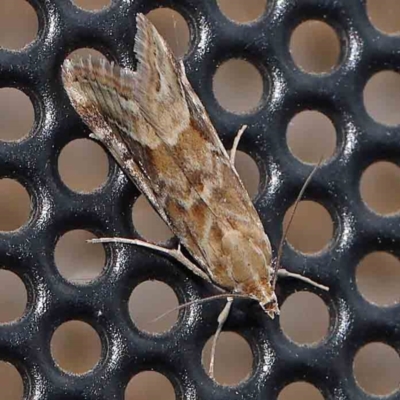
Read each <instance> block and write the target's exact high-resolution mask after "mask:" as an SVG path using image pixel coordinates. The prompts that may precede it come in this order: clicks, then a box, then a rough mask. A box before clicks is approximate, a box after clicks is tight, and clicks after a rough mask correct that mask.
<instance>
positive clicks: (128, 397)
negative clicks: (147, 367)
mask: <svg viewBox="0 0 400 400" xmlns="http://www.w3.org/2000/svg"><path fill="white" fill-rule="evenodd" d="M124 399H125V400H149V399H163V400H175V399H176V395H175V391H174V388H173V386H172V385H171V382H170V381H169V380H168V379H167V378H166V377H165V376H164V375H161V374H160V373H158V372H154V371H144V372H141V373H140V374H137V375H135V376H134V377H133V378H132V379H131V380H130V381H129V384H128V386H127V387H126V390H125V397H124Z"/></svg>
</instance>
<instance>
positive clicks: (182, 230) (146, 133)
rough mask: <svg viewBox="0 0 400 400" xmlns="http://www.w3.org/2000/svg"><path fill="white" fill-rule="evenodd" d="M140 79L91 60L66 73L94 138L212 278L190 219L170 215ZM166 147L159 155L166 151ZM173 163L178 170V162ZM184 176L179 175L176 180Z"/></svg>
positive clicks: (75, 103)
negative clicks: (152, 152)
mask: <svg viewBox="0 0 400 400" xmlns="http://www.w3.org/2000/svg"><path fill="white" fill-rule="evenodd" d="M135 74H136V73H135V72H132V71H130V70H128V69H122V68H119V67H117V66H114V65H113V64H112V63H109V62H108V61H107V60H104V59H102V60H100V61H93V62H92V60H91V59H88V60H85V61H84V60H81V62H80V63H75V62H71V61H69V60H67V61H65V63H64V65H63V69H62V79H63V83H64V86H65V89H66V91H67V94H68V96H69V98H70V100H71V103H72V105H73V106H74V108H75V110H76V111H77V113H78V114H79V115H80V117H81V118H82V120H83V121H84V122H85V124H86V125H87V126H88V127H89V128H90V129H91V131H92V132H93V136H94V137H95V138H96V139H97V140H99V141H100V142H102V143H103V144H104V145H105V146H106V147H107V149H108V150H109V151H110V152H111V153H112V155H113V156H114V158H115V159H116V161H117V162H118V163H119V164H120V166H121V167H122V168H123V169H124V170H125V172H126V173H127V175H128V176H129V177H130V178H131V179H132V180H133V182H134V183H135V184H136V185H137V186H138V188H139V189H140V191H141V192H142V193H143V194H144V195H145V196H146V197H147V199H148V200H149V201H150V203H151V204H152V205H153V207H154V209H155V210H156V211H157V212H158V214H159V215H160V216H161V218H162V219H163V220H164V221H165V222H166V224H167V225H168V226H169V227H170V229H171V230H172V231H173V232H174V233H175V235H177V236H178V237H179V239H180V241H181V242H182V243H183V245H184V246H185V247H186V248H187V249H188V250H189V251H190V253H191V254H192V255H193V257H194V258H195V259H196V260H197V262H198V264H199V266H200V267H201V268H202V269H203V270H204V271H205V272H206V271H207V255H206V254H205V252H204V251H203V249H202V248H201V247H200V246H199V245H198V237H197V235H196V232H195V229H193V226H191V224H190V220H189V219H186V218H177V217H176V218H174V221H172V220H171V218H170V216H168V215H167V214H166V212H165V208H164V204H162V203H163V202H164V200H165V197H166V196H168V191H167V190H163V187H162V182H161V175H160V174H158V173H157V171H156V170H155V169H154V168H150V169H149V165H150V163H149V159H148V153H147V152H146V148H151V147H152V146H155V145H156V144H157V145H159V144H160V143H161V144H162V142H161V141H159V140H158V138H157V137H156V135H155V133H154V130H153V129H152V127H151V126H149V125H148V123H147V122H146V119H145V118H144V116H143V115H142V109H141V107H140V106H139V105H138V104H137V103H136V102H135V100H134V99H133V98H132V91H133V89H134V85H135ZM161 147H162V146H160V148H159V149H158V151H161ZM164 147H165V146H164ZM170 161H171V162H170V164H171V165H172V164H173V160H170ZM179 172H180V171H179V170H178V171H176V173H175V174H174V175H176V174H178V173H179ZM150 175H151V176H150ZM183 179H184V177H183ZM155 188H158V191H156V190H155Z"/></svg>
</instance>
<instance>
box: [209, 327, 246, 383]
mask: <svg viewBox="0 0 400 400" xmlns="http://www.w3.org/2000/svg"><path fill="white" fill-rule="evenodd" d="M213 339H214V335H213V336H212V337H211V338H210V339H209V340H208V341H207V343H206V345H205V347H204V349H203V355H202V363H203V367H204V369H205V370H206V371H207V373H208V370H209V367H210V358H211V347H212V341H213ZM252 365H253V353H252V351H251V348H250V346H249V344H248V343H247V341H246V340H245V339H244V338H243V337H242V336H239V335H238V334H237V333H234V332H221V335H220V337H219V339H218V342H217V347H216V350H215V363H214V379H215V381H216V382H218V383H219V384H220V385H229V386H236V385H239V384H240V383H241V382H243V381H244V380H245V379H247V378H248V377H249V376H250V374H251V373H252Z"/></svg>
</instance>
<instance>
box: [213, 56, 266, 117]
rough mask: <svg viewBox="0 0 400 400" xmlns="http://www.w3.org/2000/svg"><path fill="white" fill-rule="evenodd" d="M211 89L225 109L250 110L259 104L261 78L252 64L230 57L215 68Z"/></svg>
mask: <svg viewBox="0 0 400 400" xmlns="http://www.w3.org/2000/svg"><path fill="white" fill-rule="evenodd" d="M213 90H214V95H215V98H216V99H217V101H218V102H219V104H220V105H221V106H222V107H223V108H225V109H226V110H228V111H231V112H233V113H237V114H241V113H246V112H251V111H252V110H254V109H255V108H256V107H257V106H258V105H259V104H260V101H261V98H262V94H263V90H264V88H263V79H262V76H261V74H260V72H259V71H258V69H257V68H256V67H255V66H254V65H252V64H250V63H249V62H247V61H244V60H239V59H232V60H228V61H226V62H224V63H223V64H222V65H221V66H220V67H219V68H218V69H217V71H216V73H215V75H214V80H213Z"/></svg>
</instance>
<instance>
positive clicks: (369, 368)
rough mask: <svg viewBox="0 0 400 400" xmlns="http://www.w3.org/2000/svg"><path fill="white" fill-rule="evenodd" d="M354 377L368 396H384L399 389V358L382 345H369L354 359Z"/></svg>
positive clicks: (391, 349)
mask: <svg viewBox="0 0 400 400" xmlns="http://www.w3.org/2000/svg"><path fill="white" fill-rule="evenodd" d="M353 370H354V377H355V379H356V381H357V383H358V384H359V386H360V387H361V388H362V389H363V390H364V391H365V392H367V393H368V394H371V395H375V396H386V395H389V394H390V393H393V392H394V391H396V390H398V389H399V371H400V358H399V355H398V354H397V353H396V351H395V350H394V349H393V348H391V347H389V346H388V345H386V344H383V343H370V344H368V345H366V346H364V347H363V348H361V349H360V350H359V351H358V353H357V354H356V357H355V359H354V364H353Z"/></svg>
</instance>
